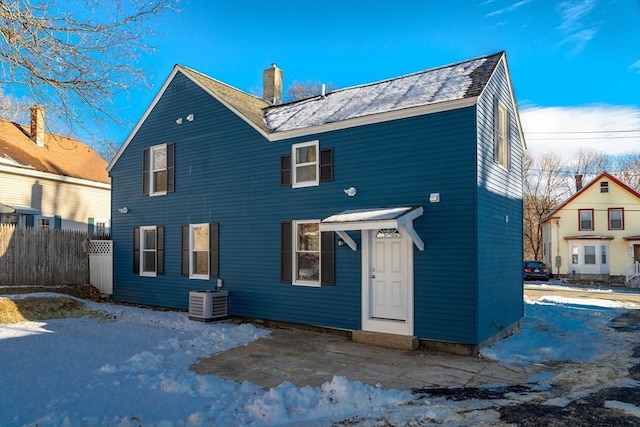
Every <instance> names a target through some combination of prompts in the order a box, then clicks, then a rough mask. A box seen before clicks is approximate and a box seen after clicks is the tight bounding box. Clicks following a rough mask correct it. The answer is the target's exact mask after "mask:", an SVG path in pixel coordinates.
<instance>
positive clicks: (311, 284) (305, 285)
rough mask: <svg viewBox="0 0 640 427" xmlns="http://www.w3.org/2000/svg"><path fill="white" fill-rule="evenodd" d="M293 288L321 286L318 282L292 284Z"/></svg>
mask: <svg viewBox="0 0 640 427" xmlns="http://www.w3.org/2000/svg"><path fill="white" fill-rule="evenodd" d="M292 285H293V286H304V287H307V288H319V287H320V286H321V285H320V283H318V282H293V283H292Z"/></svg>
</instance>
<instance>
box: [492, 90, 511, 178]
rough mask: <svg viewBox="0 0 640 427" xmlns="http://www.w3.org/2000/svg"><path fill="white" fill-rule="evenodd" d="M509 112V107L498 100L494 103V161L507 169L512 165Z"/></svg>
mask: <svg viewBox="0 0 640 427" xmlns="http://www.w3.org/2000/svg"><path fill="white" fill-rule="evenodd" d="M509 121H510V120H509V111H508V110H507V107H506V106H505V105H504V104H503V103H502V102H500V101H498V100H497V99H496V100H495V101H494V124H493V126H494V129H493V134H494V136H493V137H494V141H493V144H494V145H493V160H494V161H495V162H496V163H498V164H499V165H500V166H502V167H504V168H505V169H507V170H508V169H509V167H510V165H509V163H510V154H511V153H510V151H509V150H510V145H509V136H510V135H509V133H510V132H509Z"/></svg>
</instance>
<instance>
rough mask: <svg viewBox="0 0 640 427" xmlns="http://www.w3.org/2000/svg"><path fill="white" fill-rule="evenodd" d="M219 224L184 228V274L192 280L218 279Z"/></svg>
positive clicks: (189, 225) (188, 225)
mask: <svg viewBox="0 0 640 427" xmlns="http://www.w3.org/2000/svg"><path fill="white" fill-rule="evenodd" d="M218 230H219V225H218V223H215V222H212V223H203V224H185V225H183V226H182V272H181V274H182V275H183V276H189V278H190V279H209V278H210V277H218V276H219V275H220V273H219V267H218V263H219V259H218V252H219V251H218Z"/></svg>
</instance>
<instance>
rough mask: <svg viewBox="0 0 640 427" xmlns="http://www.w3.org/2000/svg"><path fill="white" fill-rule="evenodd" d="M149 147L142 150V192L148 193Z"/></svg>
mask: <svg viewBox="0 0 640 427" xmlns="http://www.w3.org/2000/svg"><path fill="white" fill-rule="evenodd" d="M149 166H150V164H149V149H148V148H145V149H144V151H143V152H142V194H144V195H147V196H148V195H149Z"/></svg>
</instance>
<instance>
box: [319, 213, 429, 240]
mask: <svg viewBox="0 0 640 427" xmlns="http://www.w3.org/2000/svg"><path fill="white" fill-rule="evenodd" d="M423 211H424V210H423V208H422V206H402V207H394V208H373V209H353V210H346V211H343V212H340V213H338V214H335V215H331V216H329V217H327V218H325V219H323V220H322V221H320V231H335V232H336V233H337V234H338V235H339V236H340V237H341V238H342V239H343V240H344V241H345V242H346V243H347V244H348V245H349V247H350V248H351V249H353V250H356V246H355V242H353V240H352V239H351V238H350V237H349V236H348V235H347V234H346V231H351V230H377V229H383V228H397V229H398V230H401V231H404V232H405V233H407V234H408V235H409V236H410V237H411V240H412V241H413V243H414V244H415V245H416V247H417V248H418V249H419V250H421V251H422V250H424V242H423V241H422V239H420V236H418V234H417V233H416V231H415V230H414V229H413V220H414V219H415V218H418V217H419V216H421V215H422V213H423ZM345 237H346V238H345Z"/></svg>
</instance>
